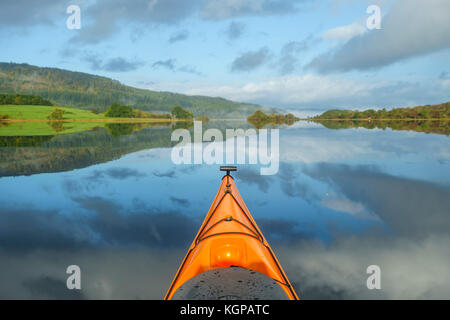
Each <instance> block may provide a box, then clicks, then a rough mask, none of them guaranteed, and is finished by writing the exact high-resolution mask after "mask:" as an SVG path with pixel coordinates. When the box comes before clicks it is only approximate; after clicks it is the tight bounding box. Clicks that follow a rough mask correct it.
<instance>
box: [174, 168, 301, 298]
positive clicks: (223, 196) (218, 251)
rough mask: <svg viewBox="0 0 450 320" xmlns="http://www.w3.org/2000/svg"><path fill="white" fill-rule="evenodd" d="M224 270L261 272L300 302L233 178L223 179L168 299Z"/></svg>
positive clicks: (226, 177) (178, 272)
mask: <svg viewBox="0 0 450 320" xmlns="http://www.w3.org/2000/svg"><path fill="white" fill-rule="evenodd" d="M221 268H241V269H247V270H250V271H254V272H257V273H260V274H262V275H264V276H266V277H268V278H270V279H271V280H273V282H274V283H276V284H277V285H278V286H279V287H280V288H281V289H282V290H283V291H284V292H285V294H286V296H287V297H288V298H289V299H291V300H297V299H298V296H297V294H296V293H295V291H294V289H293V288H292V285H291V284H290V282H289V280H288V278H287V277H286V274H285V273H284V271H283V269H282V268H281V265H280V264H279V262H278V260H277V258H276V257H275V254H274V253H273V251H272V249H271V248H270V246H269V244H268V243H267V241H266V239H265V238H264V236H263V234H262V232H261V230H260V229H259V228H258V226H257V225H256V222H255V221H254V219H253V217H252V216H251V214H250V212H249V210H248V208H247V207H246V205H245V203H244V201H243V200H242V198H241V196H240V194H239V192H238V189H237V187H236V184H235V182H234V179H233V178H232V177H231V176H230V175H226V176H224V177H223V179H222V183H221V185H220V188H219V191H218V192H217V195H216V197H215V199H214V201H213V203H212V205H211V207H210V209H209V211H208V214H207V215H206V217H205V219H204V221H203V223H202V226H201V227H200V229H199V231H198V233H197V235H196V237H195V238H194V241H193V242H192V244H191V246H190V247H189V250H188V252H187V254H186V256H185V258H184V259H183V262H182V264H181V266H180V267H179V269H178V271H177V274H176V275H175V277H174V279H173V281H172V284H171V286H170V288H169V290H168V292H167V294H166V296H165V299H172V298H173V296H174V294H175V293H176V292H177V290H178V289H180V287H181V286H183V284H185V283H186V282H187V281H189V280H191V279H193V278H195V277H196V276H198V275H200V274H202V273H205V272H208V271H211V270H219V269H221Z"/></svg>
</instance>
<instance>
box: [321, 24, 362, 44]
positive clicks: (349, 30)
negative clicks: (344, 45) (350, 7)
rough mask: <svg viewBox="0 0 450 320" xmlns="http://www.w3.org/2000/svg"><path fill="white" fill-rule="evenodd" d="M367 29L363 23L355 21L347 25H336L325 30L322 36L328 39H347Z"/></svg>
mask: <svg viewBox="0 0 450 320" xmlns="http://www.w3.org/2000/svg"><path fill="white" fill-rule="evenodd" d="M366 31H367V29H366V28H365V27H364V26H362V25H361V24H359V23H357V22H355V23H352V24H350V25H347V26H341V27H336V28H333V29H330V30H327V31H325V32H324V33H323V34H322V38H323V39H326V40H340V41H347V40H350V39H351V38H353V37H355V36H358V35H361V34H363V33H365V32H366Z"/></svg>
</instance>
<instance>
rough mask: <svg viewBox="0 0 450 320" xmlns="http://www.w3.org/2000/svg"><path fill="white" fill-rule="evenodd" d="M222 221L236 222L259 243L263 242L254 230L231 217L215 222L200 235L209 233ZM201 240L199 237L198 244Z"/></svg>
mask: <svg viewBox="0 0 450 320" xmlns="http://www.w3.org/2000/svg"><path fill="white" fill-rule="evenodd" d="M227 219H231V220H227ZM223 221H227V222H228V221H236V222H237V223H239V224H240V225H242V226H243V227H245V228H247V229H248V230H250V232H252V233H253V234H254V235H255V236H256V237H257V239H258V240H259V241H261V242H263V241H262V239H260V237H259V235H258V234H257V233H256V232H255V231H254V230H252V229H251V228H250V227H249V226H247V225H245V224H244V223H243V222H241V221H239V220H237V219H233V217H230V218H223V219H221V220H219V221H217V222H216V223H214V224H213V225H212V226H211V227H209V228H208V229H206V230H205V231H204V232H203V233H202V235H204V234H206V233H208V232H209V231H211V229H212V228H214V227H215V226H217V225H218V224H219V223H220V222H223ZM203 239H205V237H201V236H200V237H199V239H198V242H200V241H202V240H203Z"/></svg>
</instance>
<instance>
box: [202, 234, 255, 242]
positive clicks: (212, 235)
mask: <svg viewBox="0 0 450 320" xmlns="http://www.w3.org/2000/svg"><path fill="white" fill-rule="evenodd" d="M224 234H242V235H246V236H250V237H252V238H255V239H256V240H258V241H259V238H258V237H256V236H254V235H252V234H250V233H245V232H238V231H229V232H218V233H213V234H210V235H208V236H205V237H203V238H201V239H200V240H199V242H200V241H203V240H205V239H207V238H211V237H214V236H222V235H224Z"/></svg>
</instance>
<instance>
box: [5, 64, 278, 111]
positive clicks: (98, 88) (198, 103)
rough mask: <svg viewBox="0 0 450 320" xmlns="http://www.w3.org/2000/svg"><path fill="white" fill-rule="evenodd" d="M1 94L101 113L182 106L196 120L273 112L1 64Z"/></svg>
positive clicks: (84, 75) (85, 76)
mask: <svg viewBox="0 0 450 320" xmlns="http://www.w3.org/2000/svg"><path fill="white" fill-rule="evenodd" d="M0 93H19V94H35V95H39V96H41V97H43V98H45V99H48V100H50V101H52V102H54V103H57V104H59V105H64V106H72V107H77V108H82V109H93V108H97V109H98V110H100V111H101V112H103V111H105V110H106V109H107V107H108V106H109V105H111V104H112V103H119V104H126V105H131V106H133V107H134V108H137V109H141V110H145V111H161V112H169V111H170V110H171V109H172V108H173V107H175V106H181V107H183V108H185V109H187V110H189V111H191V112H192V113H194V115H195V116H198V115H208V116H209V117H212V118H243V117H245V118H246V117H247V116H249V115H250V114H252V113H254V112H255V111H256V110H258V109H262V110H264V111H269V112H270V111H274V110H272V109H271V108H265V107H261V106H258V105H254V104H246V103H238V102H232V101H229V100H226V99H223V98H212V97H204V96H187V95H183V94H177V93H170V92H157V91H151V90H144V89H137V88H133V87H130V86H126V85H123V84H121V83H120V82H119V81H116V80H113V79H109V78H105V77H101V76H96V75H91V74H87V73H81V72H72V71H68V70H63V69H56V68H41V67H36V66H31V65H28V64H16V63H0Z"/></svg>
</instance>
